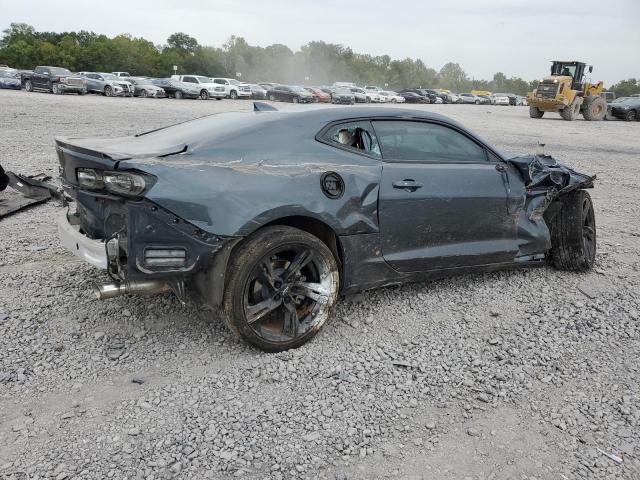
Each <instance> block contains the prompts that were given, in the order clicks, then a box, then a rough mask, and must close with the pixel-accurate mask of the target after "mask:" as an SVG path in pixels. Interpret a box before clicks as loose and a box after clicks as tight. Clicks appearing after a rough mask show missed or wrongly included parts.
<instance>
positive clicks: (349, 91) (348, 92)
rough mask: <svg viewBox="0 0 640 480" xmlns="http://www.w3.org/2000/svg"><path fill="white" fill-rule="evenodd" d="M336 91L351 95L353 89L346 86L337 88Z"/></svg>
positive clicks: (339, 93) (340, 93)
mask: <svg viewBox="0 0 640 480" xmlns="http://www.w3.org/2000/svg"><path fill="white" fill-rule="evenodd" d="M336 93H337V94H338V95H351V90H349V89H346V88H337V89H336Z"/></svg>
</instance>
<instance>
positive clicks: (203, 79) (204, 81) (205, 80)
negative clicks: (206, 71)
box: [196, 76, 211, 83]
mask: <svg viewBox="0 0 640 480" xmlns="http://www.w3.org/2000/svg"><path fill="white" fill-rule="evenodd" d="M196 78H197V79H198V82H200V83H211V79H210V78H209V77H201V76H197V77H196Z"/></svg>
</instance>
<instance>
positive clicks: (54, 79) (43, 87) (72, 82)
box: [20, 66, 87, 95]
mask: <svg viewBox="0 0 640 480" xmlns="http://www.w3.org/2000/svg"><path fill="white" fill-rule="evenodd" d="M20 83H21V85H22V86H23V87H24V89H25V90H26V91H27V92H33V91H35V90H40V91H46V92H51V93H55V94H56V95H61V94H63V93H77V94H79V95H84V94H85V93H87V81H86V80H85V79H84V78H83V77H82V76H80V75H74V74H73V73H71V71H70V70H68V69H66V68H63V67H44V66H38V67H36V68H35V69H34V70H33V72H32V73H29V72H23V73H22V74H20Z"/></svg>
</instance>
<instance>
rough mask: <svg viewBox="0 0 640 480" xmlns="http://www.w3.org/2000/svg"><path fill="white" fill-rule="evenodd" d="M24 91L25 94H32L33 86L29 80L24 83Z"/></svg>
mask: <svg viewBox="0 0 640 480" xmlns="http://www.w3.org/2000/svg"><path fill="white" fill-rule="evenodd" d="M24 89H25V90H26V91H27V92H33V84H32V83H31V80H27V81H26V82H24Z"/></svg>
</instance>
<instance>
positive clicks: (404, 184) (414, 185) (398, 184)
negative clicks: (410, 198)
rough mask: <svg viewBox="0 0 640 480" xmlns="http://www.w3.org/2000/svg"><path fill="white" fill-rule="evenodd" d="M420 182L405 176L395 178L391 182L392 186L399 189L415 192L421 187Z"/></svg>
mask: <svg viewBox="0 0 640 480" xmlns="http://www.w3.org/2000/svg"><path fill="white" fill-rule="evenodd" d="M421 187H422V184H421V183H418V182H416V181H415V180H412V179H410V178H405V179H404V180H396V181H395V182H393V188H398V189H400V190H406V191H407V192H415V191H416V190H417V189H419V188H421Z"/></svg>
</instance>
